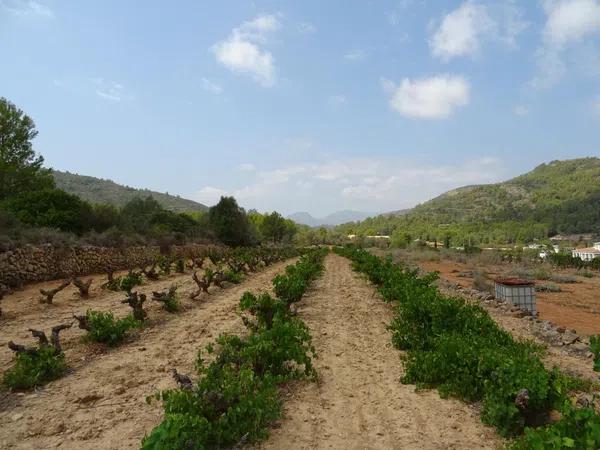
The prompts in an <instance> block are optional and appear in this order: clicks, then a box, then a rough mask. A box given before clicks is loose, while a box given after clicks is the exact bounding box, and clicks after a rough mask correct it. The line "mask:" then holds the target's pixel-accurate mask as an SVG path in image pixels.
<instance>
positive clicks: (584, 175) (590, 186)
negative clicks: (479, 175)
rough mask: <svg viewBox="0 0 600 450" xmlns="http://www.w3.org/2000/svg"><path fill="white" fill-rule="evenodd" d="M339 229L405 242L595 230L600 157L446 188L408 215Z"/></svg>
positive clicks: (599, 218) (599, 223)
mask: <svg viewBox="0 0 600 450" xmlns="http://www.w3.org/2000/svg"><path fill="white" fill-rule="evenodd" d="M339 230H340V231H342V232H344V233H358V234H386V235H391V234H395V237H396V238H398V239H402V238H406V240H408V237H413V238H414V237H423V238H426V237H429V238H430V239H434V238H436V239H438V240H439V241H442V240H444V239H446V237H450V238H451V239H453V240H454V242H455V243H459V242H460V243H462V242H464V240H466V239H471V240H472V242H473V240H474V241H475V242H476V243H492V242H497V243H504V242H507V243H510V242H516V241H528V240H531V239H534V238H544V237H547V236H549V235H553V234H556V233H587V232H593V233H600V158H581V159H573V160H568V161H552V162H550V163H548V164H542V165H540V166H538V167H536V168H535V169H534V170H532V171H531V172H529V173H526V174H524V175H521V176H519V177H516V178H513V179H511V180H509V181H505V182H502V183H497V184H490V185H480V186H467V187H462V188H459V189H455V190H453V191H449V192H447V193H445V194H442V195H440V196H439V197H436V198H434V199H432V200H430V201H428V202H425V203H423V204H421V205H418V206H416V207H415V208H414V209H412V210H411V211H410V212H409V213H408V214H403V215H382V216H377V217H374V218H371V219H367V220H365V221H363V222H361V223H360V224H359V225H354V224H348V225H342V226H340V227H339ZM400 234H402V235H403V236H402V237H400ZM406 235H410V236H406Z"/></svg>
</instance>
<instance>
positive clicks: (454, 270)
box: [403, 252, 600, 336]
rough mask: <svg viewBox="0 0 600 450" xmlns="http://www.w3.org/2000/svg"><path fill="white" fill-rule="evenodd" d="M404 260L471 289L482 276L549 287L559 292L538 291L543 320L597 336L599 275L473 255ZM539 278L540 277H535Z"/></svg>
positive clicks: (599, 324)
mask: <svg viewBox="0 0 600 450" xmlns="http://www.w3.org/2000/svg"><path fill="white" fill-rule="evenodd" d="M403 257H405V258H406V259H407V260H410V261H412V263H413V264H416V265H418V266H419V267H421V268H422V269H423V270H425V271H427V272H433V271H437V272H439V273H440V275H441V277H442V278H444V279H446V280H449V281H451V282H453V283H457V284H459V285H461V286H464V287H469V288H470V287H473V283H474V276H475V275H476V274H477V273H479V274H482V275H484V277H485V278H486V279H487V281H488V283H490V284H491V283H492V281H493V280H494V279H495V278H498V277H502V276H506V275H509V276H518V277H523V276H526V277H531V278H533V279H534V280H535V281H536V284H538V285H542V286H544V285H546V286H547V285H550V286H553V287H554V288H555V289H558V290H559V291H558V292H537V293H536V298H537V307H538V312H539V317H540V319H542V320H550V321H552V322H554V323H556V324H559V325H562V326H565V327H567V328H570V329H575V330H577V331H578V332H579V333H581V334H584V335H588V336H589V335H592V334H599V333H600V295H599V294H598V293H599V292H600V273H598V272H590V271H588V272H585V273H586V274H587V275H588V276H587V277H586V276H583V275H582V273H584V272H581V271H577V270H576V269H559V268H556V267H552V266H551V265H549V264H538V265H533V264H532V265H529V266H523V265H521V264H518V263H514V264H512V263H501V264H500V263H497V262H495V261H489V260H488V259H486V258H485V257H479V256H475V257H472V258H468V257H467V258H464V259H463V260H462V261H456V260H452V259H445V258H444V257H443V256H441V257H440V256H439V255H432V254H428V253H427V252H426V253H425V254H419V252H412V253H408V254H406V253H405V254H403ZM536 275H541V276H542V278H541V279H540V278H536Z"/></svg>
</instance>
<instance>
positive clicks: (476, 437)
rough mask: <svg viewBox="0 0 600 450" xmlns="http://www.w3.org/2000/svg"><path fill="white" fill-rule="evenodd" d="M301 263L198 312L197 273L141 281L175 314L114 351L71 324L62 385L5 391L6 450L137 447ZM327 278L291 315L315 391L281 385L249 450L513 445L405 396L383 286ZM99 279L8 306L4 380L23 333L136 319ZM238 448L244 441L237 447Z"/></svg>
mask: <svg viewBox="0 0 600 450" xmlns="http://www.w3.org/2000/svg"><path fill="white" fill-rule="evenodd" d="M207 261H208V259H207ZM297 261H298V259H297V258H295V257H289V258H287V259H285V260H284V261H280V262H276V263H274V264H272V265H269V266H267V267H262V268H260V269H257V270H255V271H248V273H247V274H246V276H245V277H244V279H243V280H242V281H241V282H239V284H232V283H225V284H224V287H223V288H219V287H211V288H210V292H211V294H210V295H207V294H201V295H200V296H199V298H196V299H195V300H192V299H190V298H189V294H191V293H193V292H195V291H196V289H197V287H196V283H195V282H194V281H193V280H192V277H191V274H192V272H191V271H189V270H186V272H185V273H183V274H179V273H170V274H165V275H163V276H161V277H160V278H159V279H158V280H155V281H152V280H145V281H144V283H143V284H142V285H141V286H138V287H137V288H136V289H138V290H139V291H140V292H145V293H147V294H148V295H150V292H152V291H161V290H165V289H167V288H169V287H170V286H172V285H174V284H175V285H177V286H178V290H177V292H178V298H179V299H180V301H181V308H180V310H179V311H178V312H176V313H173V314H171V313H168V312H166V311H164V310H163V307H162V305H161V304H159V302H153V301H148V302H147V307H146V310H147V313H148V316H149V319H148V320H147V321H146V324H145V325H144V327H143V328H141V329H138V330H135V331H134V332H133V333H132V334H131V336H129V337H128V338H126V339H125V341H124V342H123V343H121V344H120V345H119V346H116V347H112V348H110V347H107V346H106V345H104V344H99V343H91V342H87V341H84V340H83V335H84V332H83V331H82V330H79V329H77V328H76V325H74V326H73V327H72V329H69V330H65V331H63V332H62V334H61V337H62V341H61V343H62V346H63V349H64V354H65V357H66V362H67V366H68V371H67V373H66V374H65V376H63V377H62V378H59V379H57V380H55V381H51V382H49V383H48V384H46V385H44V386H40V387H38V388H37V389H35V390H27V391H23V392H10V391H4V392H0V396H1V397H0V425H1V426H0V443H1V444H0V447H1V448H22V449H33V448H54V447H60V448H77V449H97V448H111V449H112V448H115V449H120V448H139V447H140V444H141V442H142V440H143V439H144V437H145V436H147V435H149V434H150V433H151V432H152V430H153V429H154V428H155V427H157V426H158V425H159V424H161V421H162V420H163V416H164V412H163V408H162V406H161V404H160V402H156V401H154V402H151V403H148V402H147V401H146V400H147V397H149V396H153V395H154V394H155V393H156V392H157V391H160V390H164V389H175V388H177V383H176V382H175V380H174V379H173V376H172V374H171V369H177V371H178V372H179V373H182V374H193V373H194V362H195V355H196V352H197V351H198V350H199V349H201V348H203V347H204V346H206V345H207V344H209V343H211V342H214V341H215V339H216V338H217V336H218V335H219V334H221V333H230V334H235V335H242V336H243V335H246V334H247V333H248V330H247V329H245V327H244V323H243V321H242V320H240V314H241V312H240V309H239V304H240V303H239V300H240V297H242V294H243V293H244V292H246V291H251V292H253V293H259V292H268V293H271V294H273V285H272V284H271V280H272V279H273V277H274V276H275V275H277V274H282V273H288V272H286V271H285V268H286V267H291V266H292V265H293V264H295V263H296V262H297ZM413 262H414V261H413ZM203 264H204V263H203ZM206 264H207V265H209V266H210V263H208V262H206ZM421 264H422V267H423V268H424V269H426V270H439V271H440V272H441V273H442V276H444V277H448V279H449V280H451V281H453V282H460V283H469V282H470V283H472V280H470V279H468V278H467V277H461V276H458V275H457V273H458V272H455V270H459V271H468V270H471V268H470V266H469V264H468V263H454V262H452V263H451V262H447V261H422V262H421ZM323 265H324V267H323V269H322V274H321V275H320V276H318V277H316V279H315V280H314V281H313V282H312V284H311V286H310V287H308V289H307V290H306V292H305V294H304V295H303V296H302V298H301V300H300V301H299V302H297V303H295V304H294V305H293V306H292V311H293V316H297V317H298V318H299V319H301V320H302V321H303V322H304V323H305V324H306V327H307V330H308V331H309V333H310V335H311V336H312V345H313V346H314V348H315V353H316V358H314V363H313V364H314V368H315V370H316V374H317V375H316V379H315V380H313V381H310V380H307V379H304V378H303V377H299V378H294V377H290V378H288V379H286V380H285V381H284V382H283V383H281V384H280V385H279V387H278V392H279V396H280V398H281V399H282V400H283V416H282V417H281V418H280V419H277V420H275V421H273V422H272V423H270V431H269V436H268V438H267V439H266V440H262V441H258V442H256V443H251V442H249V443H248V444H247V446H249V447H251V448H257V449H261V448H265V449H314V448H335V449H337V448H353V449H354V448H355V449H363V448H382V449H383V448H385V449H387V448H426V449H438V448H439V449H446V448H453V449H465V448H469V449H470V448H490V449H494V448H502V447H503V446H505V445H506V444H507V442H508V441H507V440H506V439H505V438H502V437H501V436H500V435H499V434H498V433H497V431H496V430H495V429H494V428H493V427H490V426H487V425H484V424H483V423H482V421H481V419H480V417H479V416H480V414H481V406H480V405H479V404H477V403H468V402H467V403H465V402H462V401H460V400H458V399H454V398H442V397H440V395H439V394H438V392H437V391H436V390H433V389H415V386H414V385H413V384H403V383H402V382H401V379H402V378H403V377H404V376H405V375H406V373H405V369H404V366H403V363H402V361H401V357H402V356H403V355H404V354H405V352H403V351H400V350H397V349H396V348H394V346H393V345H392V343H391V333H390V331H389V330H388V328H387V326H388V324H389V323H390V322H391V321H392V319H393V318H394V314H395V311H394V306H393V305H392V304H389V303H385V302H383V301H382V299H381V296H380V294H379V293H378V291H377V290H376V287H375V286H373V285H372V284H371V283H369V282H368V281H367V280H366V279H365V277H364V276H363V275H361V274H359V273H357V272H355V271H353V270H352V267H351V262H350V261H349V260H348V259H346V258H344V257H342V256H339V255H337V254H334V253H329V254H328V255H327V256H326V257H325V259H324V263H323ZM486 269H490V270H491V267H490V268H487V267H486ZM499 269H500V268H499ZM489 273H490V274H491V273H492V272H491V271H490V272H489ZM92 278H93V280H94V281H93V283H92V290H91V295H90V297H89V298H80V297H79V295H78V294H77V290H76V289H75V288H74V287H73V286H72V285H70V286H69V287H67V288H66V289H64V290H63V291H61V292H59V293H58V294H57V295H56V297H55V298H54V301H53V304H51V305H48V304H41V303H39V302H38V297H39V290H40V289H49V288H53V287H55V286H56V285H57V284H59V283H58V282H47V283H40V284H35V285H29V286H27V287H25V288H24V289H22V290H20V291H17V292H15V293H13V294H11V295H8V296H6V297H5V298H4V299H3V300H2V310H3V315H2V317H1V318H0V367H1V368H2V371H6V370H8V369H9V368H10V367H11V364H12V362H11V361H12V358H13V354H12V352H11V351H10V350H9V349H8V347H7V346H6V343H7V342H8V341H10V340H14V341H16V342H18V343H30V342H33V340H32V338H31V336H30V335H29V333H28V332H27V329H28V328H35V329H43V330H49V329H50V328H51V327H52V326H54V325H57V324H59V323H65V322H67V323H69V322H71V321H72V317H73V314H84V313H85V311H86V310H87V309H89V308H93V309H94V310H99V311H112V312H113V313H114V314H115V315H116V316H118V317H121V316H124V315H126V314H127V313H128V312H129V307H128V306H127V305H125V304H122V303H121V302H120V301H121V300H122V299H123V298H124V293H123V292H112V291H109V290H105V289H101V288H100V284H101V283H102V282H104V281H105V280H106V276H105V275H97V276H94V277H92ZM593 283H597V278H592V279H586V280H584V281H582V283H579V284H577V285H573V284H569V289H573V288H574V287H577V288H580V289H582V290H583V289H584V287H586V288H589V289H593V286H594V285H593ZM547 295H557V294H544V297H542V299H544V300H542V301H545V298H546V296H547ZM561 298H567V297H561ZM590 298H591V297H590ZM581 303H585V302H581ZM559 304H560V303H559V302H557V305H559ZM562 307H563V308H568V307H569V305H563V306H562ZM571 308H573V311H574V312H576V311H577V310H576V309H574V308H575V307H574V306H572V307H571ZM593 308H594V305H593V304H592V305H591V306H590V310H589V311H588V312H587V313H586V312H585V311H583V312H582V313H583V314H590V313H591V314H597V313H596V312H593ZM540 309H542V308H540ZM544 314H545V313H544ZM565 318H566V320H571V319H569V318H568V317H567V316H566V315H565ZM494 319H496V320H497V322H498V323H500V324H501V325H502V326H504V327H505V328H506V329H508V330H510V331H512V332H513V334H514V335H516V336H519V337H527V338H532V336H531V335H528V334H527V333H526V332H524V331H523V330H524V329H523V327H522V326H521V325H520V322H519V319H516V318H514V317H511V316H508V317H503V316H498V317H495V316H494ZM569 323H570V322H569ZM585 323H588V322H585ZM589 323H590V328H589V330H590V333H591V332H594V330H595V329H594V326H595V324H594V323H593V321H590V322H589ZM568 326H571V325H568ZM580 328H581V327H580ZM251 329H252V328H250V330H251ZM582 331H583V329H582ZM545 363H546V364H548V365H558V366H559V367H564V368H569V369H570V370H571V372H573V373H574V374H576V375H578V376H580V377H582V378H584V379H588V380H591V381H595V382H598V381H599V380H600V378H599V377H598V375H597V372H594V371H593V370H592V364H593V363H592V361H591V360H590V359H589V358H588V359H585V358H576V357H574V356H571V355H563V354H561V353H560V352H557V351H550V352H549V354H548V356H547V357H546V359H545ZM244 444H245V442H244V439H242V441H241V443H240V446H243V445H244ZM156 448H158V447H156ZM163 448H167V447H163Z"/></svg>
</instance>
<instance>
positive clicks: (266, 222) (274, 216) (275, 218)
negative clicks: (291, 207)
mask: <svg viewBox="0 0 600 450" xmlns="http://www.w3.org/2000/svg"><path fill="white" fill-rule="evenodd" d="M259 230H260V233H261V234H262V236H263V238H264V239H266V240H270V241H273V242H281V241H283V240H285V239H290V238H291V237H292V236H293V231H295V230H292V229H291V228H290V227H289V226H288V223H287V221H286V220H285V219H284V218H283V217H282V216H281V214H279V213H278V212H272V213H271V214H266V215H265V216H264V217H263V220H262V222H261V223H260V228H259ZM290 232H291V233H292V236H290Z"/></svg>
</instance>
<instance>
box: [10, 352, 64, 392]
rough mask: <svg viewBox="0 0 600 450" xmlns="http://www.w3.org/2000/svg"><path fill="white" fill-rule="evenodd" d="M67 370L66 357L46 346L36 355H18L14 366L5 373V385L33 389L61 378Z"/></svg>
mask: <svg viewBox="0 0 600 450" xmlns="http://www.w3.org/2000/svg"><path fill="white" fill-rule="evenodd" d="M66 370H67V364H66V362H65V355H64V354H63V353H62V352H59V351H57V349H56V348H55V347H53V346H50V345H45V346H41V347H40V348H39V349H38V350H37V351H36V352H35V353H26V352H23V353H17V354H16V356H15V363H14V366H13V367H12V368H10V369H8V370H7V371H6V372H5V373H4V384H5V385H6V386H8V387H10V388H12V389H19V390H21V389H23V390H24V389H31V388H34V387H37V386H42V385H44V384H46V383H48V382H50V381H52V380H56V379H58V378H60V377H61V376H62V375H63V374H64V373H65V371H66Z"/></svg>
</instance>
